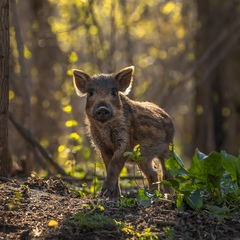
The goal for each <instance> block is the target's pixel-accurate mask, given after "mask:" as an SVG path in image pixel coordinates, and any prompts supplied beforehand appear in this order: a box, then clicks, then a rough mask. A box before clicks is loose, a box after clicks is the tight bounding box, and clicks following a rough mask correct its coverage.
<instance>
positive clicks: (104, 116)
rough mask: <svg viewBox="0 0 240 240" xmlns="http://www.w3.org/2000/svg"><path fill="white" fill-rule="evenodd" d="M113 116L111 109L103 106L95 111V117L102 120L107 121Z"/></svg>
mask: <svg viewBox="0 0 240 240" xmlns="http://www.w3.org/2000/svg"><path fill="white" fill-rule="evenodd" d="M111 116H112V113H111V111H110V110H109V109H108V108H107V107H105V106H101V107H99V108H98V109H97V110H96V111H95V112H94V118H95V119H96V120H98V121H100V122H105V121H107V120H108V119H110V118H111Z"/></svg>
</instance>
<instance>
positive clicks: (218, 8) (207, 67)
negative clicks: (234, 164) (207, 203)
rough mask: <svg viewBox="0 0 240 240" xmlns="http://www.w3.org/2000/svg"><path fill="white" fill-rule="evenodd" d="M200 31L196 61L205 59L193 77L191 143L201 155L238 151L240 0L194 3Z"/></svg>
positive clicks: (198, 33)
mask: <svg viewBox="0 0 240 240" xmlns="http://www.w3.org/2000/svg"><path fill="white" fill-rule="evenodd" d="M196 2H197V7H198V22H199V25H200V28H199V29H198V32H197V35H196V47H195V50H196V59H199V58H200V57H201V56H202V55H203V54H204V53H205V52H206V51H207V52H209V56H208V58H207V60H206V61H205V62H204V63H203V64H202V66H201V67H200V68H199V71H198V73H197V74H196V96H195V112H196V116H195V128H194V129H195V133H194V139H193V144H194V147H197V148H199V149H200V150H201V151H202V152H204V153H209V152H211V151H214V150H216V151H221V150H226V151H227V152H229V153H231V154H234V155H238V154H239V150H240V146H239V145H240V94H239V92H240V81H239V76H240V67H239V62H240V47H239V46H240V15H239V11H238V9H239V7H240V1H239V0H233V1H221V0H217V1H211V0H206V1H202V0H197V1H196Z"/></svg>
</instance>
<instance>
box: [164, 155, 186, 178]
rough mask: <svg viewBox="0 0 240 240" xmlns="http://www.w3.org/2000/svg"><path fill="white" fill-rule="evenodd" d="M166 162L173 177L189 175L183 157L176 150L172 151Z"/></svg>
mask: <svg viewBox="0 0 240 240" xmlns="http://www.w3.org/2000/svg"><path fill="white" fill-rule="evenodd" d="M164 164H165V167H166V169H167V170H168V171H169V172H170V173H171V175H172V176H173V177H176V176H187V175H188V171H187V170H186V168H185V166H184V164H183V162H182V160H181V158H180V157H179V156H178V155H177V154H176V153H175V151H172V153H171V156H170V158H169V159H166V160H165V162H164Z"/></svg>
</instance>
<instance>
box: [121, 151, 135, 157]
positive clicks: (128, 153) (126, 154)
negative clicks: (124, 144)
mask: <svg viewBox="0 0 240 240" xmlns="http://www.w3.org/2000/svg"><path fill="white" fill-rule="evenodd" d="M132 154H133V153H132V152H125V153H124V154H123V156H124V157H127V156H131V155H132Z"/></svg>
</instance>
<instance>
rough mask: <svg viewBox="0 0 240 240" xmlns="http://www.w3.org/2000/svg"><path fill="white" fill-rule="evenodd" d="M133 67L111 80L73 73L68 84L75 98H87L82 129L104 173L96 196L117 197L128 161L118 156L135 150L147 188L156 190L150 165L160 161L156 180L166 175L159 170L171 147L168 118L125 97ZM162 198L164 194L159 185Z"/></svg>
mask: <svg viewBox="0 0 240 240" xmlns="http://www.w3.org/2000/svg"><path fill="white" fill-rule="evenodd" d="M133 74H134V67H133V66H130V67H127V68H124V69H122V70H121V71H119V72H117V73H113V74H104V73H100V74H96V75H93V76H89V75H88V74H87V73H85V72H83V71H81V70H77V69H73V83H74V86H75V89H76V92H77V94H78V95H79V96H87V101H86V115H87V117H86V123H87V128H88V132H89V134H90V138H91V141H92V144H93V146H94V147H95V148H96V149H97V150H98V151H99V153H100V154H101V157H102V159H103V161H104V164H105V167H106V172H107V175H106V178H105V181H104V183H103V186H102V189H101V193H100V196H105V197H117V196H120V195H121V191H120V187H119V175H120V172H121V170H122V169H123V167H124V164H125V163H126V161H128V160H130V159H129V157H124V156H123V154H124V153H125V152H127V151H132V150H133V148H134V146H136V145H137V144H139V145H140V150H141V155H142V156H144V157H146V158H147V160H146V161H142V162H140V163H138V166H139V168H140V170H141V171H142V172H143V173H144V175H145V176H146V178H147V180H148V187H149V189H151V188H158V186H159V185H156V184H154V183H155V182H158V181H159V180H160V179H159V174H158V172H159V171H157V169H156V168H155V166H154V162H153V160H154V159H158V160H159V163H160V164H159V165H160V166H161V169H162V171H161V178H162V179H168V178H171V175H170V174H169V172H168V171H167V170H166V169H165V167H164V160H165V159H166V158H168V157H169V154H170V151H169V145H170V144H171V143H173V136H174V124H173V122H172V120H171V118H170V116H169V115H168V114H167V113H166V112H165V111H164V110H163V109H161V108H160V107H158V106H157V105H155V104H153V103H150V102H137V101H133V100H131V99H129V98H128V97H127V96H126V95H127V94H128V93H129V92H130V90H131V86H132V82H133ZM161 190H162V191H163V192H169V191H170V189H169V188H168V187H167V186H163V185H161Z"/></svg>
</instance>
